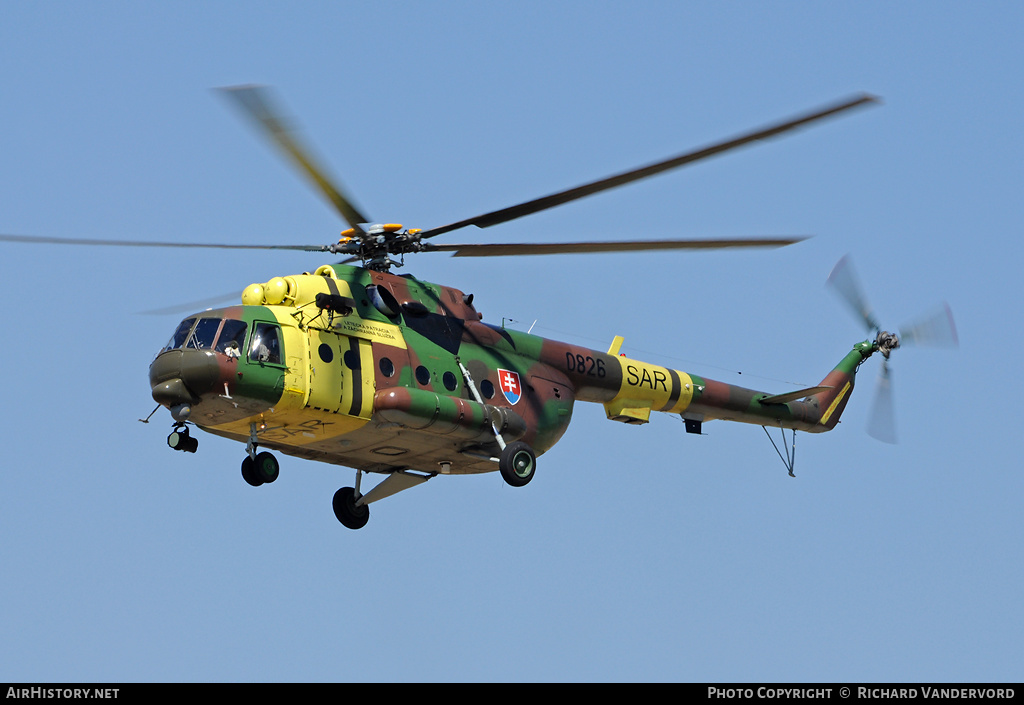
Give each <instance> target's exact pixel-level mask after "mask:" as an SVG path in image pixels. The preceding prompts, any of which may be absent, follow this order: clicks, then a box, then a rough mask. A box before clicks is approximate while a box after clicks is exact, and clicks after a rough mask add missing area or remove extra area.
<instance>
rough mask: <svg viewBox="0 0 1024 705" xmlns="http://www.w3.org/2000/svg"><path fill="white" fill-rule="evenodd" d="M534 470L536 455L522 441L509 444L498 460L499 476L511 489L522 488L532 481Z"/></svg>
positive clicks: (535, 467)
mask: <svg viewBox="0 0 1024 705" xmlns="http://www.w3.org/2000/svg"><path fill="white" fill-rule="evenodd" d="M536 469H537V455H536V453H534V452H533V448H531V447H530V446H529V445H527V444H526V443H524V442H522V441H515V442H514V443H509V444H508V445H507V446H505V448H504V450H502V451H501V457H500V458H498V470H500V471H501V476H502V477H503V478H504V479H505V482H507V483H508V484H510V485H512V486H513V487H522V486H523V485H525V484H526V483H528V482H529V481H530V480H532V479H533V475H534V471H535V470H536Z"/></svg>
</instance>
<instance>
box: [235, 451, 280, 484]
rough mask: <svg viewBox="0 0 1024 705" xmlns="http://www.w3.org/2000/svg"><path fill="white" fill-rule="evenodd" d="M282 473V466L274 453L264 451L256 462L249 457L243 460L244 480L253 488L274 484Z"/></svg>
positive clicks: (258, 454)
mask: <svg viewBox="0 0 1024 705" xmlns="http://www.w3.org/2000/svg"><path fill="white" fill-rule="evenodd" d="M280 473H281V466H280V464H279V463H278V462H277V458H275V457H274V454H273V453H268V452H266V451H263V452H262V453H257V454H256V459H255V460H254V459H252V458H250V457H249V456H248V455H247V456H245V458H244V459H243V460H242V479H243V480H245V481H246V482H248V483H249V484H250V485H252V486H253V487H259V486H260V485H263V484H269V483H271V482H273V481H274V480H276V479H277V477H278V475H280Z"/></svg>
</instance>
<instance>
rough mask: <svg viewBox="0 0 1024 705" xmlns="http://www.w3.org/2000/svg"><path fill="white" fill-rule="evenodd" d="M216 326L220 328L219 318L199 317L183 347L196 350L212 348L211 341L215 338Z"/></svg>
mask: <svg viewBox="0 0 1024 705" xmlns="http://www.w3.org/2000/svg"><path fill="white" fill-rule="evenodd" d="M218 328H220V319H219V318H200V319H199V320H198V321H197V322H196V327H195V328H194V329H193V330H192V335H190V336H189V337H188V341H187V342H186V343H185V347H186V348H195V349H197V350H201V349H203V348H212V347H213V341H214V340H215V339H216V338H217V329H218Z"/></svg>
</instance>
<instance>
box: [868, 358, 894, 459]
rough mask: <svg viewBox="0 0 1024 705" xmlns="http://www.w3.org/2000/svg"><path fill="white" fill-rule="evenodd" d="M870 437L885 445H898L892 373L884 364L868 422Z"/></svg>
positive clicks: (885, 363) (886, 363) (887, 364)
mask: <svg viewBox="0 0 1024 705" xmlns="http://www.w3.org/2000/svg"><path fill="white" fill-rule="evenodd" d="M867 430H868V435H869V436H871V437H872V438H874V439H876V440H879V441H882V442H883V443H896V413H895V411H894V409H893V401H892V373H891V372H890V370H889V363H888V362H883V363H882V369H881V372H879V375H878V382H877V383H876V385H875V400H874V403H873V405H872V407H871V416H870V417H869V420H868V429H867Z"/></svg>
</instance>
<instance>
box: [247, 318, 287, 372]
mask: <svg viewBox="0 0 1024 705" xmlns="http://www.w3.org/2000/svg"><path fill="white" fill-rule="evenodd" d="M281 359H282V357H281V330H280V328H279V327H278V326H276V325H274V324H273V323H257V324H256V328H255V330H253V333H252V342H251V343H250V344H249V360H251V361H252V362H269V363H271V364H273V365H280V364H281Z"/></svg>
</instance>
